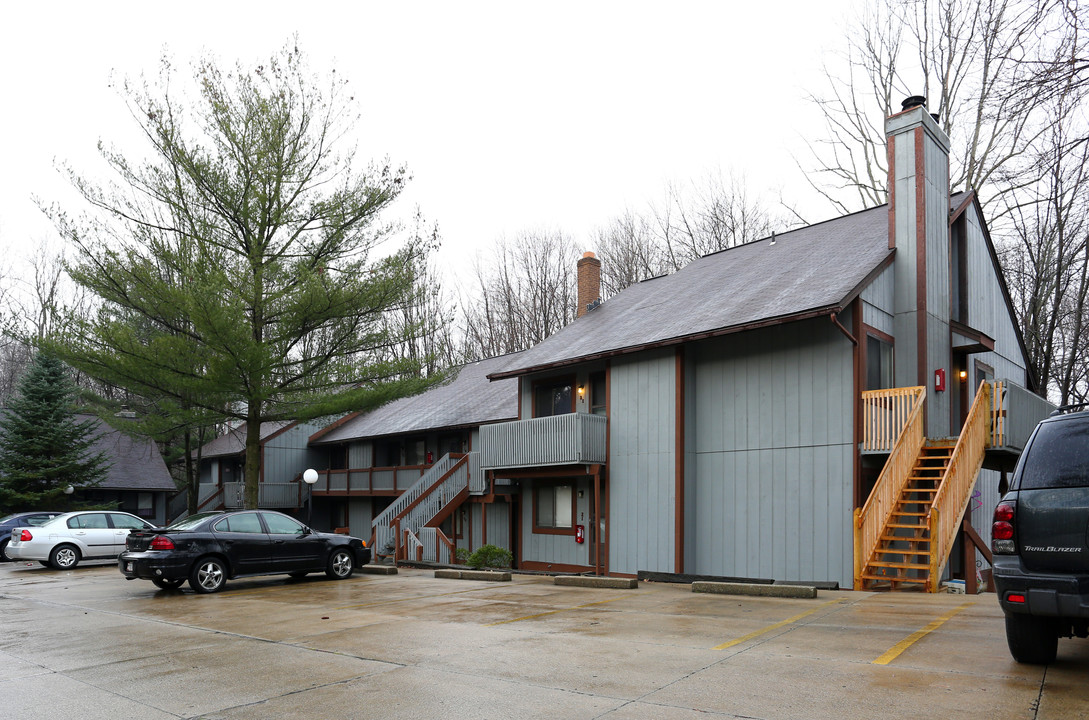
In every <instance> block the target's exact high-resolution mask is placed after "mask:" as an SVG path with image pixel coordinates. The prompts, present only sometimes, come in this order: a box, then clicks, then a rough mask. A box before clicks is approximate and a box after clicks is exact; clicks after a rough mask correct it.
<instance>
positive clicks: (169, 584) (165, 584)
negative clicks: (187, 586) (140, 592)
mask: <svg viewBox="0 0 1089 720" xmlns="http://www.w3.org/2000/svg"><path fill="white" fill-rule="evenodd" d="M151 582H153V583H155V587H157V588H160V589H162V590H177V589H178V588H180V587H181V584H182V583H183V582H185V580H167V579H166V578H151Z"/></svg>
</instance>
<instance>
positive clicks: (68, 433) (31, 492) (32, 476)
mask: <svg viewBox="0 0 1089 720" xmlns="http://www.w3.org/2000/svg"><path fill="white" fill-rule="evenodd" d="M74 397H75V385H74V384H73V382H72V380H71V378H69V376H68V373H67V369H66V368H65V366H64V364H63V363H62V362H61V361H60V360H59V359H57V357H56V356H54V355H51V354H48V353H45V352H40V353H38V354H37V355H36V356H35V358H34V360H33V362H32V363H31V365H30V368H29V369H28V370H27V373H26V375H25V376H24V377H23V379H22V381H21V382H20V383H19V388H18V390H17V391H16V394H15V397H14V398H13V399H12V401H11V404H10V405H9V406H8V408H7V409H6V410H5V411H4V412H3V415H2V416H0V515H6V514H7V513H9V512H20V511H23V510H57V509H63V508H64V507H65V506H66V505H68V504H69V503H70V501H69V500H68V498H67V497H66V496H65V492H64V491H65V488H67V487H68V486H69V485H72V486H74V487H79V488H86V487H90V486H94V485H97V484H98V483H100V482H101V481H102V480H103V479H104V478H105V477H106V471H107V470H108V468H109V463H108V461H107V459H106V456H105V455H103V454H102V453H92V452H91V446H92V444H93V443H94V439H95V434H94V430H95V428H96V422H95V421H94V420H83V421H80V420H79V419H78V418H77V417H76V414H75V404H74Z"/></svg>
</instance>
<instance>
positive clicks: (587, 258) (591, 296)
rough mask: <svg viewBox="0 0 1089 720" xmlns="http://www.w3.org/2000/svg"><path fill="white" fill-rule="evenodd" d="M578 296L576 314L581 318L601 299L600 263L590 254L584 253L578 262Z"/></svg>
mask: <svg viewBox="0 0 1089 720" xmlns="http://www.w3.org/2000/svg"><path fill="white" fill-rule="evenodd" d="M578 277H579V296H578V312H577V313H576V314H575V317H582V316H583V315H585V314H586V313H588V312H590V308H589V306H590V305H591V304H593V303H594V301H596V300H600V299H601V261H600V260H598V259H597V258H596V257H594V254H593V253H592V252H589V251H587V252H584V253H583V254H582V257H581V258H579V262H578Z"/></svg>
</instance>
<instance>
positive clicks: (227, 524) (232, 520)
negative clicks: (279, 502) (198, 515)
mask: <svg viewBox="0 0 1089 720" xmlns="http://www.w3.org/2000/svg"><path fill="white" fill-rule="evenodd" d="M213 529H214V530H215V531H216V532H233V533H263V532H264V530H263V529H262V528H261V521H260V520H258V519H257V513H244V514H242V515H231V516H229V517H225V518H223V519H222V520H220V521H219V522H217V523H216V524H215V527H214V528H213Z"/></svg>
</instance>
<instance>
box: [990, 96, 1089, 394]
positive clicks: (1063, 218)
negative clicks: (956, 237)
mask: <svg viewBox="0 0 1089 720" xmlns="http://www.w3.org/2000/svg"><path fill="white" fill-rule="evenodd" d="M1065 82H1066V83H1067V89H1066V91H1065V92H1056V93H1052V94H1050V95H1049V100H1048V106H1049V118H1048V123H1047V132H1046V134H1045V135H1044V136H1043V137H1042V138H1041V141H1040V143H1039V147H1038V150H1037V155H1036V164H1035V165H1036V167H1037V168H1038V171H1039V180H1038V182H1037V183H1035V184H1034V185H1032V186H1029V187H1026V188H1023V189H1021V190H1020V191H1019V192H1017V193H1014V194H1013V195H1011V196H1010V197H1011V198H1012V199H1013V200H1015V201H1016V202H1011V207H1010V214H1011V218H1012V227H1013V232H1012V233H1011V234H1010V240H1009V241H1008V242H1007V243H1006V244H1005V245H1004V247H1003V253H1002V262H1003V265H1004V267H1005V270H1006V275H1007V280H1008V281H1009V285H1010V289H1011V293H1012V294H1013V299H1014V303H1015V306H1016V311H1017V314H1018V319H1019V321H1020V324H1021V327H1022V332H1023V335H1024V337H1025V343H1026V346H1027V349H1028V353H1029V359H1030V361H1031V363H1032V366H1033V369H1034V370H1035V372H1036V375H1037V377H1038V379H1039V381H1040V384H1041V386H1042V387H1044V388H1046V389H1047V390H1048V391H1049V392H1050V393H1051V394H1052V396H1053V397H1055V398H1056V399H1057V400H1058V401H1059V402H1060V403H1062V404H1067V403H1071V402H1082V401H1084V400H1085V399H1086V397H1087V394H1089V387H1087V385H1086V377H1087V372H1089V364H1087V363H1089V361H1087V359H1086V353H1087V350H1089V332H1087V329H1089V316H1087V312H1089V309H1087V307H1086V296H1087V294H1089V143H1086V142H1084V138H1085V137H1086V128H1087V122H1086V118H1085V115H1084V108H1083V107H1082V105H1083V95H1082V93H1081V92H1079V90H1078V88H1077V86H1076V84H1075V82H1074V78H1073V77H1072V76H1070V75H1067V76H1065Z"/></svg>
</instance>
